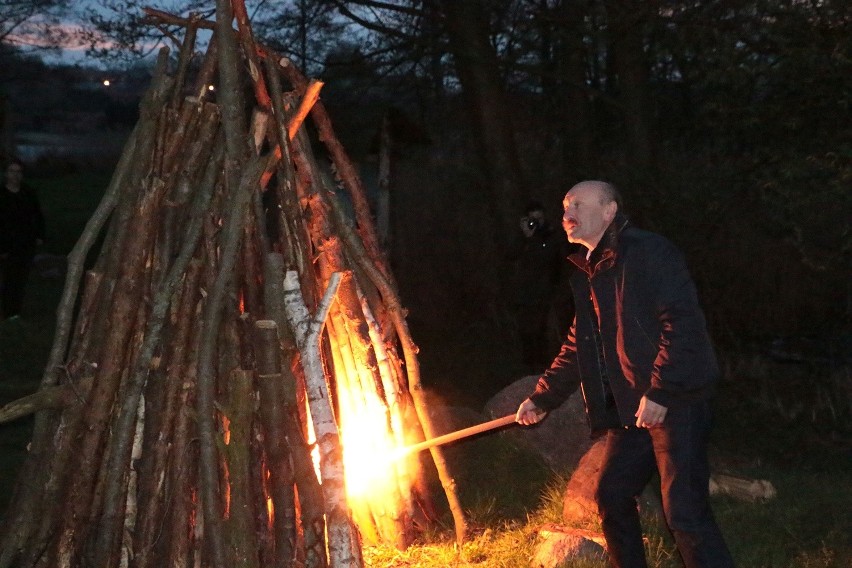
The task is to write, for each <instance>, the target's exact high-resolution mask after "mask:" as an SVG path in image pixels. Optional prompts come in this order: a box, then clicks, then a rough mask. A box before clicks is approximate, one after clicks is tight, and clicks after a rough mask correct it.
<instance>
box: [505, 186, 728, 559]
mask: <svg viewBox="0 0 852 568" xmlns="http://www.w3.org/2000/svg"><path fill="white" fill-rule="evenodd" d="M563 206H564V209H565V213H564V216H563V218H562V226H563V228H564V229H565V232H566V233H567V235H568V240H569V241H571V242H572V243H579V244H581V245H583V247H585V248H584V249H581V252H579V253H576V254H574V255H572V256H571V257H570V260H571V261H572V262H573V263H574V264H576V265H577V267H578V268H579V270H577V271H576V272H575V273H574V274H573V275H572V277H571V288H572V291H573V294H574V301H575V317H574V324H573V325H572V327H571V330H570V332H569V334H568V337H567V339H566V341H565V343H564V344H563V346H562V349H561V351H560V353H559V355H558V356H557V357H556V359H555V360H554V361H553V363H552V364H551V366H550V368H549V369H548V370H547V371H546V372H545V373H544V374H543V375H542V377H541V378H540V379H539V382H538V385H537V387H536V390H535V392H534V393H533V394H532V395H530V397H529V398H528V399H527V400H525V401H524V402H523V403H521V405H520V407H519V408H518V412H517V421H518V422H520V423H521V424H535V423H536V422H539V421H540V420H542V419H543V417H544V414H545V413H543V412H542V411H548V410H552V409H554V408H556V407H557V406H559V405H560V404H561V403H562V402H564V401H565V400H566V399H567V398H568V397H569V396H570V395H571V394H572V393H573V392H574V391H575V390H576V389H577V388H578V387H580V388H582V392H583V397H584V400H585V404H586V412H587V414H588V419H589V424H590V427H591V429H592V432H593V433H603V432H605V433H606V436H607V439H606V454H605V458H604V463H603V466H602V470H601V477H600V481H599V487H598V492H597V495H596V499H597V502H598V509H599V513H600V516H601V521H602V526H603V531H604V536H605V537H606V540H607V548H608V550H609V554H610V558H611V560H612V562H613V564H614V565H615V566H618V567H620V568H627V567H629V568H633V567H645V566H646V565H647V564H646V561H645V551H644V546H643V543H642V529H641V526H640V523H639V514H638V510H637V507H636V497H637V496H638V495H639V493H641V491H642V489H643V488H644V486H645V485H646V484H647V483H648V481H649V480H650V478H651V476H652V475H653V473H654V471H655V469H656V470H657V471H659V474H660V480H661V488H662V496H663V508H664V510H665V514H666V520H667V522H668V525H669V528H670V529H671V531H672V533H673V534H674V536H675V540H676V542H677V547H678V550H679V552H680V554H681V557H682V558H683V561H684V564H685V565H686V566H687V567H689V568H697V567H702V568H709V567H730V566H733V560H732V559H731V555H730V553H729V552H728V548H727V546H726V545H725V542H724V540H723V538H722V535H721V533H720V531H719V529H718V527H717V525H716V521H715V520H714V518H713V514H712V512H711V510H710V507H709V504H708V487H709V478H710V470H709V465H708V461H707V437H708V432H709V429H710V419H711V416H710V397H711V395H712V393H713V390H714V385H715V383H716V381H717V380H718V377H719V368H718V365H717V363H716V357H715V354H714V351H713V347H712V345H711V343H710V338H709V336H708V334H707V330H706V324H705V320H704V314H703V312H702V311H701V308H700V306H699V304H698V298H697V295H696V291H695V286H694V284H693V282H692V279H691V277H690V276H689V273H688V271H687V269H686V264H685V262H684V259H683V257H682V255H681V254H680V252H679V251H678V250H677V249H676V248H675V246H674V245H673V244H672V243H671V242H669V241H668V240H667V239H665V238H663V237H661V236H659V235H656V234H653V233H649V232H647V231H642V230H640V229H637V228H634V227H632V226H630V224H629V223H628V221H627V219H626V218H625V217H624V215H623V214H622V213H621V211H620V209H621V203H620V197H619V195H618V192H617V191H616V190H615V188H614V187H613V186H612V185H610V184H608V183H605V182H600V181H586V182H582V183H579V184H577V185H576V186H574V187H573V188H571V190H570V191H569V192H568V193H567V194H566V195H565V199H564V200H563Z"/></svg>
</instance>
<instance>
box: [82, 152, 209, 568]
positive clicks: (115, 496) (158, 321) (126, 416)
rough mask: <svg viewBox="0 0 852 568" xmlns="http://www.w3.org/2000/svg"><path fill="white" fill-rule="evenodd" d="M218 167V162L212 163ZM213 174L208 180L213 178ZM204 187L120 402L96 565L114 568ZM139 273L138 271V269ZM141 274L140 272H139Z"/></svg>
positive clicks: (205, 200) (197, 230) (205, 199)
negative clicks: (142, 423) (144, 413)
mask: <svg viewBox="0 0 852 568" xmlns="http://www.w3.org/2000/svg"><path fill="white" fill-rule="evenodd" d="M213 163H215V161H214V162H213ZM212 176H213V173H211V174H210V176H209V177H212ZM206 181H207V182H208V183H206V184H205V185H203V186H202V188H201V191H199V193H198V198H197V199H196V200H195V203H194V207H193V213H192V215H191V221H190V223H189V225H188V226H187V228H186V234H185V237H184V240H183V243H182V245H181V250H180V252H179V254H178V256H177V258H176V259H175V261H174V264H173V265H172V266H171V267H169V270H168V275H167V276H166V278H165V279H164V281H163V282H162V283H161V284H160V286H159V289H158V290H157V291H156V293H155V294H154V295H153V305H152V309H151V314H150V316H149V318H148V321H147V325H146V329H145V333H144V342H143V343H142V346H141V348H140V355H139V356H138V357H137V359H136V363H135V365H134V367H133V372H132V375H131V379H130V381H129V385H128V386H127V388H126V389H125V398H124V400H123V401H121V402H120V404H121V406H120V409H119V411H118V418H117V421H116V423H115V425H114V428H113V443H112V448H111V453H110V456H109V458H108V461H107V465H106V482H105V483H106V493H105V504H104V510H103V512H102V514H101V519H100V522H99V523H98V533H97V534H98V538H97V542H96V544H95V553H94V554H95V556H94V557H95V564H96V565H98V566H111V565H113V564H114V562H115V558H116V555H117V554H118V548H117V547H118V544H119V541H118V537H119V535H120V529H121V513H122V511H121V504H122V501H123V500H124V491H125V489H126V485H125V483H124V476H123V475H122V473H121V472H123V471H126V469H127V467H128V466H129V464H128V459H129V452H130V450H131V446H130V442H131V440H132V435H133V432H134V431H135V426H134V422H135V417H136V413H137V410H136V409H137V407H138V406H139V398H140V396H141V394H142V389H143V388H144V385H145V380H146V378H147V376H148V371H149V369H150V367H151V361H152V359H153V357H154V353H155V351H156V349H157V348H158V346H159V344H160V337H161V332H162V329H163V325H164V323H165V320H166V316H167V313H168V309H169V306H170V303H171V299H172V297H173V295H174V293H175V290H176V289H177V287H178V285H179V284H180V282H181V280H182V279H183V277H184V275H185V273H186V270H187V267H188V266H189V263H190V260H191V259H192V257H193V255H194V254H195V250H196V249H197V248H198V242H199V240H200V238H201V233H202V228H203V219H204V215H205V213H206V211H207V209H208V206H209V205H210V202H211V200H212V195H213V188H214V183H213V182H212V180H211V179H208V180H206ZM137 270H138V269H137ZM139 272H141V270H140V271H139Z"/></svg>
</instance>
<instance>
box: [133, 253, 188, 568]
mask: <svg viewBox="0 0 852 568" xmlns="http://www.w3.org/2000/svg"><path fill="white" fill-rule="evenodd" d="M200 279H201V260H200V259H194V260H193V261H192V262H190V264H189V267H188V268H187V271H186V276H185V278H184V282H183V291H182V293H181V296H180V301H179V307H178V309H177V311H176V312H175V317H174V319H173V321H172V324H173V327H172V331H173V333H172V335H171V337H170V340H169V342H168V351H167V353H166V356H165V362H166V376H165V380H164V382H165V385H164V389H165V393H164V396H163V398H164V401H163V405H164V408H163V411H162V418H161V420H160V423H159V429H158V431H157V432H156V433H151V435H150V447H149V448H147V450H146V460H145V463H144V464H143V465H144V467H146V468H147V469H148V471H147V472H144V473H143V475H142V476H141V477H142V479H141V481H140V487H139V494H140V501H141V503H142V506H141V507H142V511H143V514H142V515H141V520H140V523H139V525H138V527H137V530H136V531H135V533H134V542H133V548H132V549H133V552H134V566H135V568H148V567H149V566H162V565H169V564H166V563H160V562H157V561H156V560H155V557H154V547H155V545H156V543H157V541H158V539H159V537H160V536H161V527H162V525H163V523H164V522H165V517H166V513H165V512H164V508H165V507H166V505H167V499H168V498H169V496H172V499H174V498H175V496H174V493H173V491H174V488H173V487H171V486H170V485H169V476H168V470H169V466H170V465H171V467H176V466H175V464H176V463H179V460H180V459H181V457H182V456H179V455H178V456H176V455H175V453H174V452H175V448H176V447H177V439H178V433H177V431H178V425H177V424H178V421H179V416H180V413H181V410H182V406H181V404H182V395H183V393H184V390H185V388H186V387H185V383H184V381H185V380H186V379H185V374H184V371H185V369H186V368H187V366H188V361H187V359H188V358H189V356H190V353H191V351H192V345H191V342H192V339H193V338H192V329H193V326H192V325H191V323H192V322H193V321H194V319H195V318H194V317H193V316H194V314H195V309H196V306H197V304H198V301H199V298H200V295H199V294H198V289H199V284H200ZM176 537H177V535H173V534H169V535H168V537H167V538H168V539H171V538H176Z"/></svg>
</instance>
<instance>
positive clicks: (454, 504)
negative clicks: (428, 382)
mask: <svg viewBox="0 0 852 568" xmlns="http://www.w3.org/2000/svg"><path fill="white" fill-rule="evenodd" d="M327 198H328V199H329V203H330V204H331V210H332V212H333V213H334V215H335V220H336V223H337V225H338V227H339V228H340V229H341V236H342V237H343V240H344V242H345V243H346V246H347V248H348V249H349V251H350V253H351V255H352V257H353V258H354V259H356V261H357V262H358V264H359V265H360V267H361V268H362V270H364V272H365V273H366V274H367V275H368V276H369V277H370V279H371V280H372V281H373V284H374V285H375V286H376V287H377V288H378V289H379V292H380V293H381V295H382V298H383V299H384V301H385V304H386V305H387V310H388V315H389V316H390V318H391V321H392V322H393V325H394V328H395V329H396V332H397V335H398V337H399V341H400V344H401V345H402V350H403V354H404V356H405V363H406V369H407V376H408V391H409V393H410V394H411V396H412V399H413V401H414V408H415V410H416V412H417V417H418V418H419V420H420V424H421V426H422V428H423V433H424V435H425V436H426V437H427V438H434V437H436V435H437V434H436V432H437V431H436V429H435V426H434V425H433V424H432V419H431V417H430V416H429V412H428V408H427V406H428V402H427V400H426V396H425V393H424V392H423V384H422V383H421V381H420V364H419V362H418V361H417V351H418V348H417V345H415V343H414V341H413V340H412V338H411V334H410V332H409V331H408V323H407V322H406V321H405V311H404V309H403V307H402V303H401V301H400V299H399V296H398V295H397V293H396V290H395V288H394V287H393V286H392V285H391V283H390V282H389V281H387V280H385V278H384V276H383V274H382V272H381V271H379V270H378V269H377V268H376V266H375V265H374V264H373V262H372V259H371V258H370V256H369V255H368V254H367V251H366V249H365V248H364V245H363V244H362V242H361V241H360V240H359V239H357V238H355V233H354V231H353V230H351V228H350V229H349V230H346V228H347V227H349V222H348V220H347V219H346V216H345V215H344V213H343V210H342V209H341V207H340V206H339V204H337V202H336V201H335V198H334V196H333V195H332V194H329V195H328V196H327ZM429 452H430V455H431V456H432V461H433V462H434V463H435V468H436V469H437V471H438V477H439V478H440V480H441V485H442V487H443V489H444V494H445V495H446V496H447V501H448V503H449V506H450V511H451V513H452V515H453V520H454V522H455V529H456V541H457V542H458V543H462V542H464V541H465V540H466V539H467V531H468V524H467V519H466V518H465V515H464V508H463V507H462V504H461V501H460V500H459V497H458V492H457V490H456V482H455V479H454V477H453V476H452V474H451V472H450V469H449V466H448V465H447V462H446V459H445V458H444V455H443V452H442V451H441V448H440V447H433V448H430V449H429Z"/></svg>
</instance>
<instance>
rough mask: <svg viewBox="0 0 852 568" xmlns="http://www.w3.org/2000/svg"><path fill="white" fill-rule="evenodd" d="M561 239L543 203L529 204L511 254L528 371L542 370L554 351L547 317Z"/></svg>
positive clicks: (515, 302) (514, 295)
mask: <svg viewBox="0 0 852 568" xmlns="http://www.w3.org/2000/svg"><path fill="white" fill-rule="evenodd" d="M561 240H562V239H560V238H559V235H558V233H557V232H556V231H555V230H554V229H553V227H552V226H551V224H550V223H549V222H548V221H547V218H546V217H545V214H544V207H543V206H542V204H541V203H539V202H538V201H531V202H530V203H529V204H528V205H527V207H526V209H525V211H524V215H523V216H522V217H521V219H520V237H519V239H517V241H516V244H515V246H514V249H513V252H512V254H511V256H512V259H511V260H512V270H513V273H512V280H511V282H512V290H511V298H512V307H513V312H514V317H515V323H516V325H517V330H518V336H519V338H520V342H521V356H522V359H523V363H524V365H525V366H526V367H527V370H529V371H533V370H535V371H537V370H539V369H541V368H542V367H543V366H544V365H546V364H547V362H548V361H549V360H550V358H551V357H552V356H553V353H554V352H555V351H554V352H549V351H548V345H549V344H550V343H551V342H550V341H548V339H549V338H548V316H549V315H550V313H551V310H552V309H553V305H554V302H553V300H554V293H555V290H556V285H557V283H558V281H559V271H560V263H562V262H564V260H563V258H562V255H561V254H560V251H561V250H562V248H561V247H560V241H561ZM557 344H558V343H557ZM554 347H555V346H554Z"/></svg>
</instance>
